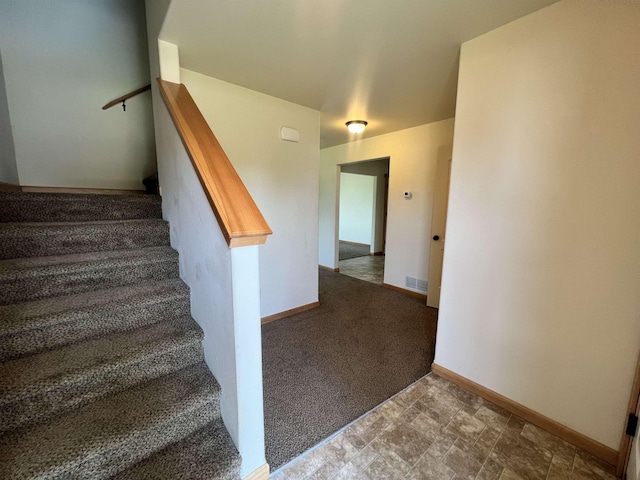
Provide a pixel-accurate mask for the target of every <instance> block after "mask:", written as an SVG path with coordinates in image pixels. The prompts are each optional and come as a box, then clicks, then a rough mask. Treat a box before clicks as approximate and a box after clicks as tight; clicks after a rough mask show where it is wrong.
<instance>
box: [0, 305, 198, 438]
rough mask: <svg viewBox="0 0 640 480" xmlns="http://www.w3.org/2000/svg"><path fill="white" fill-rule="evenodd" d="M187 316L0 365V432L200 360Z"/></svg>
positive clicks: (192, 324)
mask: <svg viewBox="0 0 640 480" xmlns="http://www.w3.org/2000/svg"><path fill="white" fill-rule="evenodd" d="M202 336H203V335H202V330H201V329H200V327H199V326H198V324H197V323H195V322H194V321H193V319H191V318H190V317H183V318H178V319H173V320H170V321H166V322H161V323H158V324H154V325H150V326H147V327H144V328H139V329H137V330H133V331H131V332H122V333H114V334H110V335H108V336H106V337H102V338H97V339H92V340H88V341H84V342H79V343H75V344H72V345H68V346H66V347H62V348H58V349H55V350H51V351H48V352H44V353H40V354H38V355H30V356H27V357H22V358H18V359H15V360H12V361H8V362H4V363H1V364H0V411H2V416H1V417H0V432H5V431H7V430H9V429H13V428H16V427H17V426H19V425H25V424H31V423H33V422H35V421H42V420H43V419H45V418H48V417H50V416H51V415H53V414H55V413H59V412H61V411H64V410H68V409H70V408H72V407H77V406H78V405H81V404H84V403H86V402H88V401H89V400H92V399H95V398H98V397H101V396H104V395H106V394H108V393H112V392H115V391H120V390H124V389H125V388H129V387H131V386H133V385H136V384H138V383H140V382H142V381H145V380H150V379H153V378H157V377H159V376H161V375H166V374H168V373H171V372H174V371H176V370H180V369H182V368H185V367H187V366H189V365H193V364H195V363H198V362H200V361H202V359H203V354H202V347H201V344H200V342H201V341H202Z"/></svg>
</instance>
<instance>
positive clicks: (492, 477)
mask: <svg viewBox="0 0 640 480" xmlns="http://www.w3.org/2000/svg"><path fill="white" fill-rule="evenodd" d="M502 470H504V467H503V466H502V465H500V464H499V463H498V462H494V461H493V460H491V459H490V458H488V459H487V461H486V462H484V465H482V468H481V469H480V471H479V472H478V475H477V476H476V480H498V479H499V478H500V475H502Z"/></svg>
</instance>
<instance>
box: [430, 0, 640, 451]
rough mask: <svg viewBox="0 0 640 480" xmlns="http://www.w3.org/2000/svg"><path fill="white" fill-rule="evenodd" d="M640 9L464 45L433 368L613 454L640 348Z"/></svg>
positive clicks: (609, 6) (559, 13)
mask: <svg viewBox="0 0 640 480" xmlns="http://www.w3.org/2000/svg"><path fill="white" fill-rule="evenodd" d="M638 25H640V4H638V3H632V2H585V1H581V0H568V1H562V2H559V3H557V4H554V5H552V6H550V7H547V8H545V9H543V10H540V11H538V12H536V13H534V14H532V15H529V16H527V17H524V18H522V19H519V20H517V21H515V22H513V23H510V24H508V25H505V26H503V27H501V28H499V29H497V30H494V31H493V32H490V33H488V34H486V35H483V36H481V37H478V38H477V39H474V40H472V41H470V42H467V43H465V44H464V45H463V46H462V51H461V59H460V77H459V84H458V99H457V111H456V127H455V141H454V147H453V163H452V173H451V191H450V197H449V214H448V221H447V237H446V238H447V248H446V250H445V258H444V272H443V284H442V296H441V301H440V315H439V320H438V337H437V342H436V356H435V362H436V363H437V364H439V365H441V366H443V367H445V368H448V369H450V370H452V371H454V372H456V373H458V374H460V375H462V376H463V377H466V378H468V379H471V380H473V381H474V382H477V383H479V384H481V385H483V386H485V387H487V388H489V389H491V390H494V391H496V392H498V393H500V394H502V395H504V396H506V397H508V398H510V399H512V400H514V401H516V402H519V403H521V404H523V405H525V406H527V407H529V408H531V409H533V410H535V411H537V412H539V413H541V414H543V415H546V416H547V417H550V418H551V419H553V420H556V421H558V422H560V423H562V424H564V425H566V426H568V427H570V428H572V429H574V430H577V431H578V432H580V433H583V434H585V435H587V436H588V437H590V438H592V439H595V440H597V441H598V442H601V443H603V444H604V445H606V446H608V447H611V448H613V449H615V450H617V449H618V448H619V442H620V438H621V435H622V428H623V422H624V420H625V411H626V407H627V403H628V401H629V395H630V391H631V383H632V380H633V375H634V369H635V362H636V360H637V358H638V351H639V350H640V295H638V292H640V275H639V272H640V249H639V248H638V245H640V221H639V219H640V161H639V158H640V157H639V156H638V152H640V135H638V125H640V96H638V85H640V62H639V61H638V45H640V29H639V28H638Z"/></svg>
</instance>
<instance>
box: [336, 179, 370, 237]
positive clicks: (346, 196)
mask: <svg viewBox="0 0 640 480" xmlns="http://www.w3.org/2000/svg"><path fill="white" fill-rule="evenodd" d="M375 193H376V177H371V176H367V175H357V174H355V173H341V174H340V234H339V238H340V240H344V241H346V242H354V243H362V244H365V245H370V246H371V245H372V244H373V241H372V240H373V234H374V231H373V220H374V213H375Z"/></svg>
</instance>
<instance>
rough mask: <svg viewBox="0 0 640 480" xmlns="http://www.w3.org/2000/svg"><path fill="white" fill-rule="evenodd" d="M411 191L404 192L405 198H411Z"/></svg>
mask: <svg viewBox="0 0 640 480" xmlns="http://www.w3.org/2000/svg"><path fill="white" fill-rule="evenodd" d="M411 197H412V195H411V192H404V198H411Z"/></svg>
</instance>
